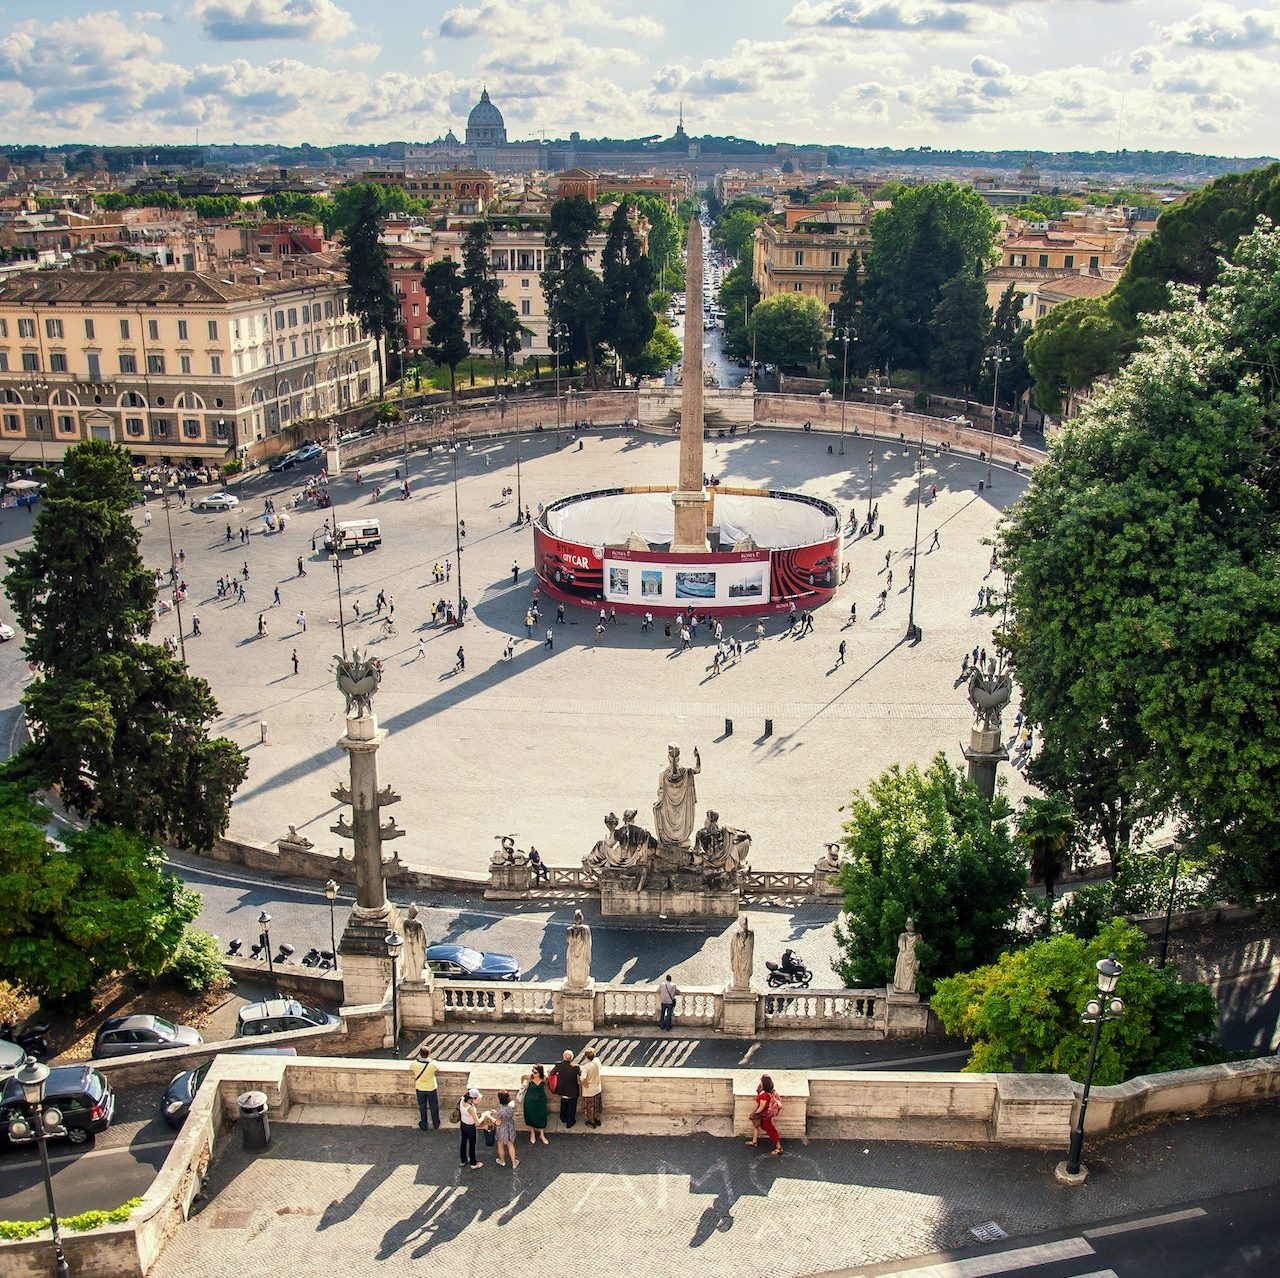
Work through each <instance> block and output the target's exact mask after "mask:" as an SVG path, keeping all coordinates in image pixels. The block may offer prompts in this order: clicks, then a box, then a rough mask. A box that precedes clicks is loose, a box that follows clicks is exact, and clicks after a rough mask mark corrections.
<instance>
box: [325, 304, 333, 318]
mask: <svg viewBox="0 0 1280 1278" xmlns="http://www.w3.org/2000/svg"><path fill="white" fill-rule="evenodd" d="M324 317H325V319H332V318H333V303H332V302H331V301H329V302H326V303H325V304H324Z"/></svg>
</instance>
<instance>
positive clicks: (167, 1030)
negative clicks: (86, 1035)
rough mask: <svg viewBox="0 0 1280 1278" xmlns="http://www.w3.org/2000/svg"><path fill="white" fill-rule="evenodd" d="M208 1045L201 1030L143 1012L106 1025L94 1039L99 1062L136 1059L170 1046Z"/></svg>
mask: <svg viewBox="0 0 1280 1278" xmlns="http://www.w3.org/2000/svg"><path fill="white" fill-rule="evenodd" d="M203 1042H204V1038H203V1037H202V1036H201V1034H200V1032H199V1030H194V1029H192V1028H191V1026H190V1025H175V1024H174V1023H173V1022H172V1021H166V1020H165V1018H164V1017H163V1016H152V1015H151V1014H150V1013H149V1012H148V1013H140V1014H138V1015H136V1016H113V1017H111V1018H110V1019H109V1020H106V1021H103V1022H102V1027H101V1029H99V1030H98V1033H97V1035H96V1037H95V1038H94V1040H93V1055H94V1058H95V1059H96V1060H109V1059H110V1058H111V1057H113V1056H136V1055H137V1054H138V1053H139V1052H158V1051H161V1050H162V1049H164V1048H167V1047H197V1046H199V1045H200V1044H201V1043H203Z"/></svg>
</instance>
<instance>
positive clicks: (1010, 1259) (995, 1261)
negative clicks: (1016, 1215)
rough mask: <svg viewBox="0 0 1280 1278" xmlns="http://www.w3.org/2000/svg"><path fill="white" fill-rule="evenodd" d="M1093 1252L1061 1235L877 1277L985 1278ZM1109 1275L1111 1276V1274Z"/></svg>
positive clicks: (1072, 1239)
mask: <svg viewBox="0 0 1280 1278" xmlns="http://www.w3.org/2000/svg"><path fill="white" fill-rule="evenodd" d="M1093 1254H1094V1250H1093V1248H1092V1247H1090V1246H1089V1244H1088V1243H1087V1242H1085V1240H1084V1239H1083V1238H1064V1239H1062V1240H1061V1241H1059V1242H1051V1243H1041V1244H1040V1245H1038V1246H1035V1247H1018V1248H1015V1249H1014V1250H1013V1251H1001V1252H997V1253H995V1254H994V1255H990V1256H971V1257H970V1258H969V1259H968V1260H944V1261H942V1262H941V1263H939V1264H933V1265H924V1266H923V1267H920V1268H916V1269H897V1270H894V1272H893V1273H889V1274H880V1275H879V1276H878V1278H987V1276H988V1275H990V1274H1007V1273H1009V1272H1010V1271H1011V1270H1014V1269H1022V1268H1024V1267H1026V1266H1027V1265H1049V1264H1053V1263H1054V1262H1056V1261H1060V1260H1076V1259H1078V1258H1079V1257H1082V1256H1092V1255H1093ZM1102 1272H1104V1273H1108V1272H1109V1271H1102ZM1082 1278H1083V1276H1082ZM1111 1278H1115V1276H1114V1275H1111Z"/></svg>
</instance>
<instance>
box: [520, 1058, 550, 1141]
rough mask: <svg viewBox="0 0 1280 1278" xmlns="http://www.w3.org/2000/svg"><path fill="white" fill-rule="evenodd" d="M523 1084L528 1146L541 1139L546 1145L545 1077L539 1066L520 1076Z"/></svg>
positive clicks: (523, 1108)
mask: <svg viewBox="0 0 1280 1278" xmlns="http://www.w3.org/2000/svg"><path fill="white" fill-rule="evenodd" d="M520 1081H521V1082H522V1083H523V1084H524V1102H523V1105H522V1110H523V1112H524V1125H525V1126H526V1127H527V1128H528V1129H529V1144H530V1145H532V1144H534V1143H536V1142H537V1141H538V1139H539V1138H541V1140H542V1143H543V1144H544V1145H545V1144H546V1143H547V1075H546V1071H545V1070H544V1069H543V1068H542V1066H541V1065H535V1066H534V1067H533V1068H532V1069H531V1070H530V1071H529V1072H528V1073H527V1074H522V1075H521V1076H520Z"/></svg>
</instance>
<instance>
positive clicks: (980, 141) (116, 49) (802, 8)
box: [0, 0, 1280, 155]
mask: <svg viewBox="0 0 1280 1278" xmlns="http://www.w3.org/2000/svg"><path fill="white" fill-rule="evenodd" d="M1278 56H1280V4H1278V3H1277V0H1265V2H1264V3H1256V2H1255V3H1253V4H1250V3H1232V2H1223V0H1209V2H1207V3H1205V2H1201V0H698V2H697V3H691V2H690V0H647V3H644V4H642V5H636V4H634V3H632V4H626V3H623V0H454V2H453V3H449V2H448V0H446V2H445V3H439V2H437V0H378V2H377V3H376V5H375V4H374V3H372V0H173V2H172V3H168V4H165V3H160V4H155V5H154V7H151V8H148V9H145V10H143V9H126V8H104V7H98V6H97V5H96V4H94V3H92V0H88V2H85V0H81V2H79V3H76V2H68V0H42V2H41V3H39V4H37V3H35V0H8V3H4V2H3V0H0V142H43V143H54V142H63V141H94V142H104V143H107V142H114V143H125V142H130V143H133V142H140V141H165V142H191V141H194V140H195V138H196V136H197V131H198V133H199V138H200V140H201V141H204V142H213V141H226V142H230V141H240V142H287V143H295V142H302V141H309V142H313V143H316V144H322V143H328V142H337V141H343V140H350V141H378V140H391V139H406V140H418V141H422V140H430V139H431V138H434V137H436V136H438V135H439V134H441V133H443V132H444V131H445V130H446V129H448V128H451V127H452V128H453V129H454V130H455V131H457V132H458V133H459V134H461V133H462V129H463V125H464V123H465V119H466V113H467V110H468V109H469V107H470V105H471V104H472V103H473V102H474V100H475V98H476V97H477V95H478V93H479V89H480V86H481V84H482V83H487V84H488V87H489V91H490V94H491V95H492V97H493V99H494V101H495V102H497V104H498V105H499V106H500V107H501V108H502V110H503V113H504V114H505V116H506V120H507V126H508V130H509V132H510V136H511V137H512V139H513V140H514V139H516V138H520V137H534V136H537V135H538V134H540V133H542V134H545V135H547V136H565V135H567V134H568V133H569V131H570V130H572V129H577V130H579V131H580V132H581V133H582V134H583V135H584V136H588V137H590V136H598V135H601V134H608V135H610V136H638V135H642V134H646V133H662V134H667V133H670V132H671V130H672V128H673V127H674V124H675V119H676V112H677V107H678V103H679V102H680V101H681V100H683V102H684V113H685V125H686V128H687V129H688V130H689V131H690V132H692V133H698V134H700V133H728V134H736V135H738V136H741V137H750V138H756V139H759V140H762V141H795V142H803V141H814V142H841V143H847V144H850V145H855V146H856V145H865V146H877V145H887V146H914V145H931V146H935V147H956V146H959V147H969V146H972V147H983V148H996V149H1022V148H1033V147H1034V148H1044V149H1062V150H1067V149H1074V150H1093V149H1103V150H1106V149H1110V148H1112V147H1114V146H1116V145H1117V141H1118V142H1119V145H1121V146H1126V147H1129V148H1131V149H1140V148H1161V149H1163V148H1170V149H1179V150H1183V149H1185V150H1190V151H1209V152H1214V153H1219V154H1226V155H1257V154H1275V153H1276V152H1277V151H1278V150H1280V142H1278V141H1277V138H1278V137H1280V133H1278V132H1277V129H1276V126H1275V121H1276V119H1277V118H1278V117H1280V76H1277V75H1276V73H1275V69H1276V65H1277V58H1278Z"/></svg>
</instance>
